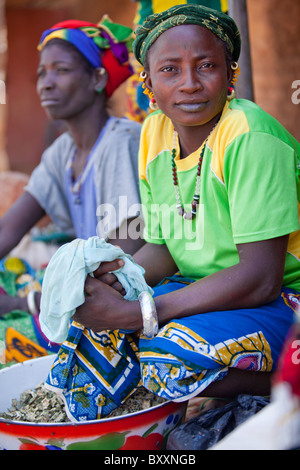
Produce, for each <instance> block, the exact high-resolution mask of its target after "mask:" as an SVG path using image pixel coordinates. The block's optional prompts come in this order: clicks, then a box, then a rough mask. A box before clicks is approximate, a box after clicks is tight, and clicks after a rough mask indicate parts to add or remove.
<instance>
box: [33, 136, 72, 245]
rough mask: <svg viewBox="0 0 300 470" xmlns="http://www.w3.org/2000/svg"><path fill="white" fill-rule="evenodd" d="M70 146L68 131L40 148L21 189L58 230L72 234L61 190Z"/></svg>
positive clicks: (66, 206) (69, 216) (69, 217)
mask: <svg viewBox="0 0 300 470" xmlns="http://www.w3.org/2000/svg"><path fill="white" fill-rule="evenodd" d="M72 147H73V140H72V139H71V137H70V136H69V135H68V134H63V135H61V136H60V137H59V138H58V139H56V140H55V142H54V143H53V144H52V145H51V146H50V147H49V148H47V149H46V150H45V151H44V153H43V155H42V158H41V162H40V163H39V165H38V166H37V167H36V168H35V169H34V170H33V172H32V174H31V177H30V180H29V182H28V185H27V186H26V187H25V190H26V191H27V192H28V193H29V194H31V195H32V196H33V197H34V198H35V199H36V200H37V201H38V203H39V204H40V206H41V207H42V208H43V209H44V210H45V212H46V213H47V214H48V215H49V216H50V217H51V219H52V220H53V222H54V223H55V224H56V225H57V227H58V228H59V229H60V230H62V231H63V232H65V233H68V234H70V235H72V236H73V235H74V228H73V224H72V220H71V215H70V211H69V206H68V203H67V200H66V196H65V190H64V171H65V165H66V162H67V159H68V157H69V155H70V152H71V151H72Z"/></svg>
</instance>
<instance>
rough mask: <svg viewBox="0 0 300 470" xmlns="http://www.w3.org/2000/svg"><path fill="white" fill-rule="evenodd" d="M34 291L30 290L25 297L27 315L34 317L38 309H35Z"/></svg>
mask: <svg viewBox="0 0 300 470" xmlns="http://www.w3.org/2000/svg"><path fill="white" fill-rule="evenodd" d="M36 292H37V291H36V290H31V291H29V293H28V295H27V305H28V310H29V313H30V314H31V315H36V314H37V313H38V311H39V309H38V308H37V305H36V303H35V298H34V297H35V294H36Z"/></svg>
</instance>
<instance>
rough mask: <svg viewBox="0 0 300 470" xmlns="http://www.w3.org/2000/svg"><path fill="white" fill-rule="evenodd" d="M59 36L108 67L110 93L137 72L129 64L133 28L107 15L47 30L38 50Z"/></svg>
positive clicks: (97, 64)
mask: <svg viewBox="0 0 300 470" xmlns="http://www.w3.org/2000/svg"><path fill="white" fill-rule="evenodd" d="M54 38H58V39H63V40H65V41H68V42H70V43H72V44H73V45H74V46H75V47H76V48H77V49H78V50H79V52H81V54H82V55H83V56H84V57H85V58H86V59H87V61H88V62H89V63H90V64H91V65H92V67H94V68H98V67H104V68H105V70H106V71H107V74H108V81H107V85H106V88H105V90H106V95H107V96H108V97H109V96H111V95H112V93H113V92H114V91H115V89H116V88H117V87H118V86H119V85H121V83H123V82H124V81H125V80H126V79H127V78H128V77H130V76H131V75H132V74H133V69H132V67H131V65H130V64H129V52H131V50H132V49H131V48H132V41H133V31H132V29H131V28H128V27H126V26H123V25H120V24H117V23H113V22H112V21H111V20H110V19H109V17H108V16H107V15H105V16H104V17H103V18H102V20H101V21H100V22H99V23H98V24H94V23H89V22H87V21H78V20H67V21H62V22H61V23H57V24H55V25H54V26H52V28H50V29H48V30H46V31H44V33H43V34H42V36H41V39H40V43H39V45H38V50H39V51H42V50H43V48H44V47H45V45H46V44H47V43H48V42H49V41H51V39H54Z"/></svg>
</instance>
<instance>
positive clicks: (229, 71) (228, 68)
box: [227, 64, 234, 86]
mask: <svg viewBox="0 0 300 470" xmlns="http://www.w3.org/2000/svg"><path fill="white" fill-rule="evenodd" d="M233 74H234V71H233V70H232V68H231V64H229V65H228V66H227V77H228V86H232V79H233Z"/></svg>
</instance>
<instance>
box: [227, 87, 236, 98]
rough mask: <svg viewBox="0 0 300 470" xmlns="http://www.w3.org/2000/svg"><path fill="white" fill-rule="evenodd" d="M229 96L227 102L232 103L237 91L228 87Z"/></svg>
mask: <svg viewBox="0 0 300 470" xmlns="http://www.w3.org/2000/svg"><path fill="white" fill-rule="evenodd" d="M228 91H229V94H228V95H227V100H228V101H231V100H233V98H235V89H234V88H232V87H228Z"/></svg>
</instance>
